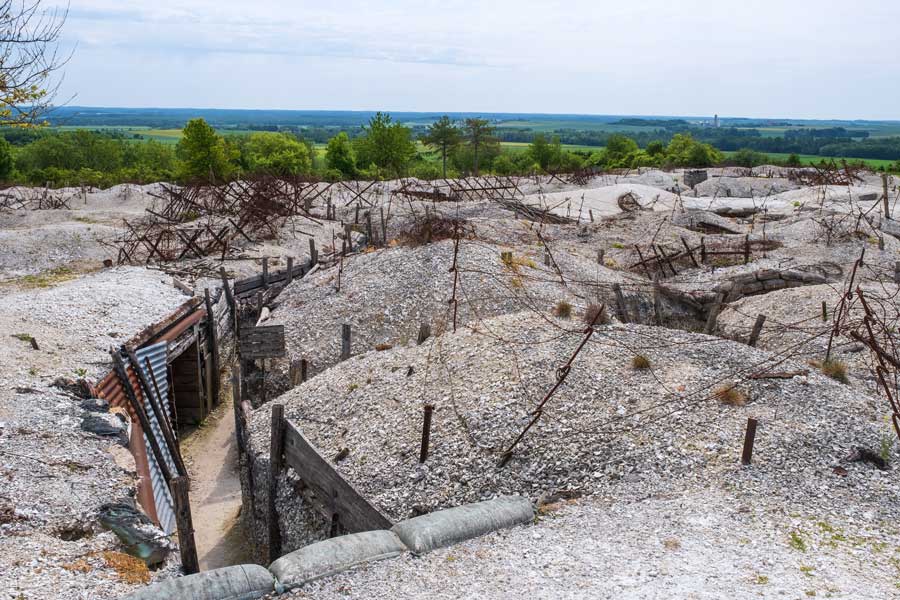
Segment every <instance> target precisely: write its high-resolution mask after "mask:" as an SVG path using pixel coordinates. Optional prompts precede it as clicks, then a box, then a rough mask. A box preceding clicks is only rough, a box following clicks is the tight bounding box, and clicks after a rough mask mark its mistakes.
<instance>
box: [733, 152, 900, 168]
mask: <svg viewBox="0 0 900 600" xmlns="http://www.w3.org/2000/svg"><path fill="white" fill-rule="evenodd" d="M722 154H724V155H725V156H733V155H734V154H736V152H723V153H722ZM763 154H765V155H766V156H768V157H769V158H770V159H772V160H777V161H778V162H784V161H786V160H787V159H788V157H790V154H782V153H778V152H764V153H763ZM797 156H798V157H799V158H800V162H801V163H803V164H804V165H812V164H818V163H819V162H821V161H823V160H824V161H826V162H827V161H832V160H834V161H838V162H840V161H841V160H846V161H847V162H853V163H856V162H860V161H862V162H864V163H866V164H867V165H869V166H870V167H873V168H876V169H877V168H878V167H888V166H890V165H892V164H893V162H894V161H890V160H882V159H879V158H853V157H850V156H846V157H839V158H835V157H833V156H813V155H811V154H798V155H797Z"/></svg>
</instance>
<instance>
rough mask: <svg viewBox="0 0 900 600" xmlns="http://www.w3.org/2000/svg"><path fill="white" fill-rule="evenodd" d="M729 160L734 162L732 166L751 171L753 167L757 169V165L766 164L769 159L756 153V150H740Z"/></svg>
mask: <svg viewBox="0 0 900 600" xmlns="http://www.w3.org/2000/svg"><path fill="white" fill-rule="evenodd" d="M731 160H732V161H734V164H736V165H737V166H739V167H747V168H750V169H752V168H753V167H758V166H759V165H764V164H766V163H768V162H769V157H768V156H767V155H766V154H763V153H762V152H757V151H756V150H750V149H749V148H741V149H740V150H738V151H737V152H735V153H734V154H733V155H732V156H731Z"/></svg>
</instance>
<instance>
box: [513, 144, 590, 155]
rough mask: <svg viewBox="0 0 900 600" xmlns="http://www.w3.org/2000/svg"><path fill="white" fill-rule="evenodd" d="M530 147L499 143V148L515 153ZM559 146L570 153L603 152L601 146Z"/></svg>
mask: <svg viewBox="0 0 900 600" xmlns="http://www.w3.org/2000/svg"><path fill="white" fill-rule="evenodd" d="M530 145H531V144H530V143H528V142H500V147H501V148H503V149H504V150H508V151H510V152H516V153H518V152H525V150H527V149H528V146H530ZM561 146H562V149H563V150H568V151H570V152H599V151H600V150H603V146H581V145H578V144H561Z"/></svg>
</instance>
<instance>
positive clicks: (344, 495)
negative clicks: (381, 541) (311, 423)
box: [284, 421, 393, 533]
mask: <svg viewBox="0 0 900 600" xmlns="http://www.w3.org/2000/svg"><path fill="white" fill-rule="evenodd" d="M284 456H285V461H286V462H287V464H288V465H290V467H291V468H293V469H294V471H295V472H296V473H297V475H298V477H300V479H301V480H303V482H304V483H305V484H306V486H307V487H308V488H309V490H310V491H311V492H312V493H313V495H314V496H315V502H314V506H316V508H317V509H318V510H319V511H320V513H322V514H323V516H325V518H326V519H328V520H331V519H332V517H333V515H334V514H335V513H336V514H339V515H340V523H341V526H342V527H343V528H344V530H345V531H347V532H348V533H358V532H361V531H372V530H376V529H390V528H391V526H392V525H393V523H391V520H390V519H388V518H387V517H386V516H385V515H384V514H383V513H382V512H381V511H379V510H378V509H377V508H375V507H374V506H373V505H372V504H370V503H369V502H368V501H367V500H366V499H365V498H364V497H363V496H362V495H361V494H360V493H359V492H358V491H357V490H356V489H355V488H354V487H353V486H352V485H351V484H350V482H348V481H347V480H346V479H344V478H343V477H342V476H341V475H340V474H339V473H338V472H337V470H336V469H335V468H334V466H332V465H331V463H329V462H328V461H327V460H326V459H325V458H323V457H322V455H321V454H319V452H318V450H316V449H315V447H313V445H312V444H310V443H309V441H307V439H306V438H305V437H304V436H303V434H302V433H300V430H299V429H298V428H297V427H295V426H294V425H293V423H291V422H290V421H287V422H286V426H285V436H284Z"/></svg>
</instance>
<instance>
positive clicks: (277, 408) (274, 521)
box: [266, 404, 284, 563]
mask: <svg viewBox="0 0 900 600" xmlns="http://www.w3.org/2000/svg"><path fill="white" fill-rule="evenodd" d="M283 452H284V405H283V404H273V405H272V439H271V443H270V445H269V503H268V507H267V511H266V523H267V524H268V526H269V562H270V563H271V562H273V561H275V560H277V559H278V558H280V557H281V529H280V528H279V527H278V512H277V511H276V510H275V498H276V496H277V494H278V476H279V475H280V474H281V465H282V454H283Z"/></svg>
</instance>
